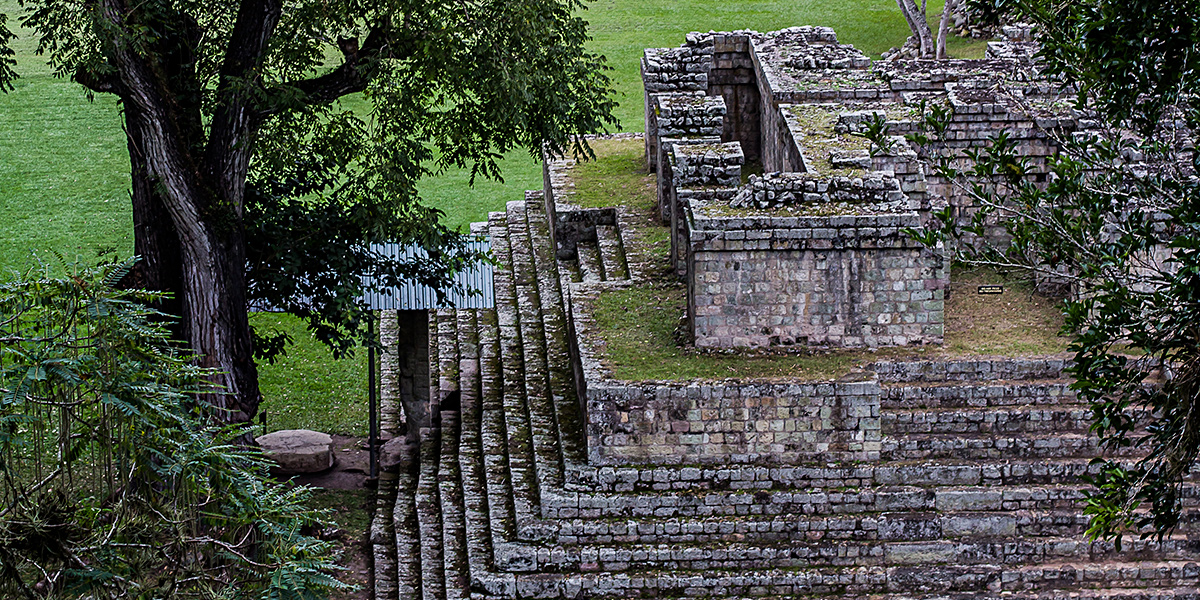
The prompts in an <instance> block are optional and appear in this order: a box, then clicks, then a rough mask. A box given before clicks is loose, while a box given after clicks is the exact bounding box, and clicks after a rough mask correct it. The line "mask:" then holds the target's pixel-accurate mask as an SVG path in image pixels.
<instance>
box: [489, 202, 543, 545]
mask: <svg viewBox="0 0 1200 600" xmlns="http://www.w3.org/2000/svg"><path fill="white" fill-rule="evenodd" d="M512 204H513V203H511V202H510V203H509V206H512ZM508 221H509V219H508V213H500V214H499V215H497V218H496V219H494V220H493V221H492V223H491V226H490V227H489V232H490V233H491V237H492V252H493V253H494V254H495V255H496V257H497V259H498V260H499V261H500V262H501V263H502V264H506V265H515V264H516V263H515V262H514V259H513V246H512V243H511V241H510V238H509V232H510V228H509V226H508ZM528 276H529V274H528V272H527V271H526V272H521V273H517V272H516V269H515V268H510V269H499V270H497V271H496V272H495V275H494V283H495V295H496V322H497V329H498V342H499V351H498V358H499V363H500V370H499V378H498V380H499V381H500V382H501V393H500V395H499V400H500V402H501V410H499V411H496V410H495V409H494V407H493V408H492V409H490V410H491V414H492V415H496V417H493V418H500V416H501V415H502V419H501V422H500V425H499V427H500V428H501V429H500V430H497V429H495V428H493V429H492V435H501V434H502V435H503V436H504V437H503V444H504V455H505V456H506V457H507V463H508V469H507V471H505V472H503V473H501V475H506V476H507V479H508V483H509V486H510V489H511V497H512V499H513V513H512V514H513V515H514V519H518V520H519V519H520V518H521V517H522V516H530V515H534V514H537V513H538V503H539V497H538V496H539V494H538V487H537V486H538V478H537V472H536V471H535V463H536V461H535V460H534V451H533V443H532V438H533V436H532V433H531V431H530V427H529V417H528V414H527V413H526V410H527V409H526V406H525V395H526V393H525V369H526V367H525V351H524V346H523V343H522V342H523V340H522V335H521V323H520V315H519V309H518V305H517V290H516V283H517V279H516V278H517V277H521V278H522V281H524V285H529V279H528ZM485 422H490V420H488V419H485ZM493 462H495V460H493ZM490 485H491V484H489V487H490ZM514 526H516V527H519V526H520V523H519V522H518V523H515V524H514Z"/></svg>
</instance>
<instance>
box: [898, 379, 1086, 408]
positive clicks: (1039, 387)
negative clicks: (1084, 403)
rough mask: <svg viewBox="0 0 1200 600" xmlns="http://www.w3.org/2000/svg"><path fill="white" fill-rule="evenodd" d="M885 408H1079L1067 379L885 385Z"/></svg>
mask: <svg viewBox="0 0 1200 600" xmlns="http://www.w3.org/2000/svg"><path fill="white" fill-rule="evenodd" d="M881 387H882V389H883V395H882V397H881V399H880V402H881V403H882V407H883V408H884V409H888V408H898V409H905V408H938V407H941V408H956V407H966V406H976V407H999V406H1014V405H1017V406H1020V405H1030V404H1032V405H1038V406H1054V405H1061V404H1066V405H1072V404H1077V403H1078V399H1077V398H1076V396H1075V392H1074V391H1073V390H1071V389H1070V382H1069V381H1066V380H1063V379H1051V380H1019V381H991V382H957V381H950V382H945V381H940V382H932V383H928V382H907V383H884V384H882V386H881Z"/></svg>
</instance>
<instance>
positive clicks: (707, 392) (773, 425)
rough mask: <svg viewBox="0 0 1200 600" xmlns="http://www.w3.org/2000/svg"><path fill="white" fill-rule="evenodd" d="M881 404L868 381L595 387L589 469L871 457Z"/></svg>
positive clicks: (876, 455)
mask: <svg viewBox="0 0 1200 600" xmlns="http://www.w3.org/2000/svg"><path fill="white" fill-rule="evenodd" d="M879 397H880V388H879V384H878V383H877V382H875V381H865V382H861V383H765V382H763V383H751V382H747V383H732V382H714V383H696V382H692V383H643V384H638V383H624V382H618V383H609V384H602V385H595V386H591V387H589V388H588V395H587V414H588V448H589V450H590V454H591V456H590V457H589V462H590V463H591V464H593V465H596V466H601V465H615V464H630V463H635V464H656V463H683V464H714V463H725V462H730V461H732V462H755V463H782V464H799V463H805V462H813V461H833V460H878V458H879V448H880V435H881V434H880V419H879Z"/></svg>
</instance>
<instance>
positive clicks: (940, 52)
mask: <svg viewBox="0 0 1200 600" xmlns="http://www.w3.org/2000/svg"><path fill="white" fill-rule="evenodd" d="M957 6H958V0H946V5H945V6H944V7H942V20H941V22H940V23H939V24H938V36H937V58H938V60H941V59H944V58H946V30H948V29H949V28H950V15H951V14H952V13H953V12H954V9H955V8H956V7H957Z"/></svg>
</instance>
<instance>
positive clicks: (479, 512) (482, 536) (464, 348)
mask: <svg viewBox="0 0 1200 600" xmlns="http://www.w3.org/2000/svg"><path fill="white" fill-rule="evenodd" d="M484 312H492V314H493V315H494V314H495V313H494V311H480V310H460V311H458V331H459V336H460V337H459V342H458V348H459V389H460V390H461V392H462V396H461V413H460V419H459V436H458V437H459V446H458V456H457V457H456V459H457V464H458V468H459V476H460V477H461V482H460V485H459V490H460V494H461V498H462V510H463V526H464V533H465V536H466V556H467V563H468V571H469V573H482V572H484V571H486V570H487V568H488V566H489V565H491V563H492V535H491V523H490V522H489V514H488V501H487V499H488V489H487V481H486V478H485V476H484V468H485V467H484V460H485V459H484V444H483V441H482V437H481V434H480V432H481V427H480V423H481V419H482V411H481V405H482V403H483V400H482V395H483V386H484V382H483V377H484V375H483V372H482V365H481V361H480V354H481V350H482V349H481V348H480V345H481V342H480V334H479V330H480V328H481V326H482V323H483V322H484V319H483V317H482V313H484ZM491 325H492V334H491V339H492V340H494V339H495V331H494V326H495V319H494V318H493V319H492V320H491ZM488 376H489V377H490V376H493V374H492V373H489V374H488ZM489 385H494V382H491V381H490V382H489ZM495 443H496V445H497V446H498V447H499V446H500V443H499V441H496V442H495ZM443 454H445V451H444V450H443ZM443 460H445V459H443ZM497 500H498V499H497ZM468 581H469V577H468Z"/></svg>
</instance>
